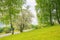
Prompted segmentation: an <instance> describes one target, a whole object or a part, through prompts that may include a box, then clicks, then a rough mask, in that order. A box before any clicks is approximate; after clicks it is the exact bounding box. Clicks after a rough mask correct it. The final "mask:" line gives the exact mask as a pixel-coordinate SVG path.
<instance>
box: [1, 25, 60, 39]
mask: <svg viewBox="0 0 60 40" xmlns="http://www.w3.org/2000/svg"><path fill="white" fill-rule="evenodd" d="M0 40H60V26H53V27H46V28H42V29H37V30H33V31H30V32H25V33H21V34H16V35H11V36H7V37H3V38H0Z"/></svg>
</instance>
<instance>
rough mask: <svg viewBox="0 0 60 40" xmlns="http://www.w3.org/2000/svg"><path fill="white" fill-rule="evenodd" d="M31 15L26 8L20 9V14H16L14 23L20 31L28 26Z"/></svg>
mask: <svg viewBox="0 0 60 40" xmlns="http://www.w3.org/2000/svg"><path fill="white" fill-rule="evenodd" d="M32 17H33V15H32V13H31V12H30V11H29V10H28V9H22V12H21V14H20V15H18V18H17V20H16V21H15V24H17V26H18V28H19V30H20V32H23V30H24V29H26V28H29V27H30V25H31V21H32V20H31V19H32Z"/></svg>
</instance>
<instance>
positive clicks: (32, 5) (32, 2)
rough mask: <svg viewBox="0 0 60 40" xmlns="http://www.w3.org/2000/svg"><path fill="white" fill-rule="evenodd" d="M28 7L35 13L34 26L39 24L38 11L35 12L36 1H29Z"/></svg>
mask: <svg viewBox="0 0 60 40" xmlns="http://www.w3.org/2000/svg"><path fill="white" fill-rule="evenodd" d="M26 5H29V6H30V11H31V12H32V13H33V15H34V17H35V18H33V19H32V24H34V25H36V24H38V22H37V16H36V11H35V5H36V2H35V0H27V2H26Z"/></svg>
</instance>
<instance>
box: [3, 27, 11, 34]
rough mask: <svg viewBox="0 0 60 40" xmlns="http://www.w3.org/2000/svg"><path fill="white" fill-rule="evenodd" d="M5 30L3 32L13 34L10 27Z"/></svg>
mask: <svg viewBox="0 0 60 40" xmlns="http://www.w3.org/2000/svg"><path fill="white" fill-rule="evenodd" d="M3 29H4V30H3V32H5V33H10V32H11V28H10V27H4V28H3Z"/></svg>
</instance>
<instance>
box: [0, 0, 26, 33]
mask: <svg viewBox="0 0 60 40" xmlns="http://www.w3.org/2000/svg"><path fill="white" fill-rule="evenodd" d="M1 1H2V4H3V2H4V4H3V6H2V7H4V8H5V9H6V10H7V11H5V12H6V15H5V16H4V17H3V18H6V17H7V16H8V17H9V18H7V19H8V22H9V24H10V26H11V31H12V34H14V28H13V19H14V18H15V16H16V15H17V14H18V13H20V11H21V7H22V5H23V4H24V3H25V0H1ZM6 22H7V21H6Z"/></svg>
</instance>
